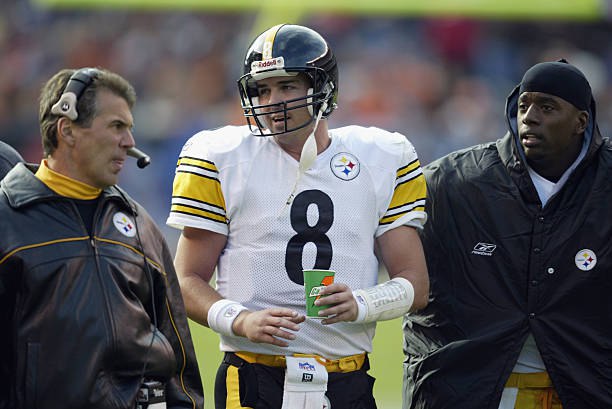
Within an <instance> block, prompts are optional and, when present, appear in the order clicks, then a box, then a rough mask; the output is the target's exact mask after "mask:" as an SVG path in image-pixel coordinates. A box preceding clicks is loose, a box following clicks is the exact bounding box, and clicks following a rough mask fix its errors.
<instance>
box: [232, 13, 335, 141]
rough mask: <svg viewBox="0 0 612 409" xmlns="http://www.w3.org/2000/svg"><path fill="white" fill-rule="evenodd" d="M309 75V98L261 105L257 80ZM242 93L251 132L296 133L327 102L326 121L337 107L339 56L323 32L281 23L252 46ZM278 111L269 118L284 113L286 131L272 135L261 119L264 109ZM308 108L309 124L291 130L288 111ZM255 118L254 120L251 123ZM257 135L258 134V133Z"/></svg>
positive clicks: (245, 60) (259, 37) (239, 82)
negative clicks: (288, 124) (292, 104)
mask: <svg viewBox="0 0 612 409" xmlns="http://www.w3.org/2000/svg"><path fill="white" fill-rule="evenodd" d="M299 73H303V74H306V76H307V77H308V78H309V79H310V83H311V88H310V89H309V91H308V95H306V96H305V97H302V98H295V99H291V100H287V101H284V102H281V103H274V104H268V105H260V104H259V97H258V92H257V81H259V80H261V79H264V78H269V77H277V76H293V75H297V74H299ZM238 90H239V92H240V100H241V104H242V109H243V112H244V116H245V117H246V119H247V123H248V124H249V126H250V127H251V129H252V130H253V131H254V132H255V131H256V130H255V129H254V126H253V125H254V124H255V125H256V126H257V128H258V131H259V133H258V135H260V136H270V135H279V134H283V133H286V132H291V131H295V130H296V129H300V128H304V127H305V126H308V125H309V124H311V123H312V122H313V121H314V120H315V118H316V117H317V115H318V114H319V111H320V110H321V108H322V107H323V104H324V103H326V105H325V107H324V110H323V112H322V114H321V115H322V118H327V117H328V116H329V115H330V114H331V113H332V111H333V110H334V109H336V107H337V104H336V102H337V98H338V67H337V64H336V57H335V56H334V54H333V53H332V50H331V49H330V47H329V45H328V44H327V42H326V41H325V39H324V38H323V37H321V35H320V34H319V33H317V32H316V31H314V30H311V29H310V28H307V27H303V26H298V25H291V24H281V25H277V26H274V27H272V28H270V29H268V30H266V31H265V32H263V33H262V34H260V35H259V36H258V37H257V38H256V39H255V41H253V43H252V44H251V46H250V47H249V49H248V51H247V52H246V55H245V58H244V67H243V75H242V76H241V77H240V79H239V80H238ZM299 101H303V104H300V103H298V104H296V105H295V106H291V107H288V106H287V104H288V103H295V102H299ZM268 107H275V108H278V109H277V110H275V111H274V112H271V111H268V112H266V114H265V115H269V114H271V113H277V112H282V113H283V114H284V117H285V130H284V131H283V132H276V133H271V132H270V131H269V130H267V127H266V125H265V123H264V121H263V120H262V118H260V116H263V115H264V114H263V110H262V108H268ZM303 107H308V109H309V111H310V114H311V118H310V120H309V121H306V122H305V123H303V124H301V125H299V126H296V127H295V128H292V129H287V111H290V110H293V109H297V108H303ZM251 119H252V121H251ZM253 123H254V124H253ZM256 134H257V133H256Z"/></svg>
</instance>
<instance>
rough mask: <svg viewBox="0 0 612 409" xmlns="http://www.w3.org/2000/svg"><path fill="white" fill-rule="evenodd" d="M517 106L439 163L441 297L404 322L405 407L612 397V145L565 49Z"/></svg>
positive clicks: (577, 404) (436, 289) (545, 404)
mask: <svg viewBox="0 0 612 409" xmlns="http://www.w3.org/2000/svg"><path fill="white" fill-rule="evenodd" d="M506 111H507V119H508V126H509V132H508V133H507V134H506V136H505V137H504V138H502V139H500V140H498V141H497V142H492V143H488V144H483V145H479V146H474V147H471V148H468V149H465V150H461V151H458V152H454V153H451V154H449V155H448V156H446V157H444V158H441V159H439V160H437V161H435V162H434V163H432V164H430V165H429V166H427V167H426V168H425V176H426V180H427V184H428V195H429V199H430V200H428V208H427V214H428V215H429V217H430V218H429V220H428V222H427V224H426V225H425V228H424V231H423V235H422V239H423V244H424V247H425V253H426V256H427V262H428V267H429V273H430V280H431V297H430V302H429V305H428V307H427V308H425V309H424V310H423V311H421V312H419V313H418V314H411V315H408V316H406V318H405V322H404V326H405V337H406V343H405V352H406V354H407V360H406V363H405V373H406V379H405V384H404V389H405V400H404V408H421V409H423V408H429V409H441V408H453V409H472V408H474V409H475V408H478V409H497V408H503V409H509V408H517V409H532V408H538V409H539V408H554V409H558V408H561V407H562V408H563V409H602V408H612V297H610V294H611V293H612V206H610V203H611V202H612V183H610V177H611V175H612V144H611V143H610V140H609V139H607V138H602V137H601V135H600V133H599V129H598V127H597V123H596V120H595V102H594V100H593V98H592V96H591V88H590V85H589V83H588V81H587V79H586V78H585V77H584V75H583V74H582V72H580V71H579V70H578V69H577V68H576V67H574V66H572V65H571V64H568V63H567V62H566V61H564V60H561V61H557V62H545V63H540V64H536V65H535V66H533V67H531V68H530V69H529V70H528V71H527V72H526V73H525V75H524V77H523V79H522V81H521V83H520V84H519V85H518V86H517V87H516V88H515V89H514V91H513V92H512V93H511V94H510V96H509V97H508V101H507V108H506Z"/></svg>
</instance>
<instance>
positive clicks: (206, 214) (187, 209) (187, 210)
mask: <svg viewBox="0 0 612 409" xmlns="http://www.w3.org/2000/svg"><path fill="white" fill-rule="evenodd" d="M170 211H171V212H173V213H182V214H186V215H189V216H196V217H202V218H204V219H208V220H212V221H215V222H219V223H224V224H225V223H227V219H226V218H225V216H223V215H220V214H217V213H213V212H211V211H208V210H203V209H199V208H197V207H194V206H189V205H184V204H173V205H172V206H171V207H170Z"/></svg>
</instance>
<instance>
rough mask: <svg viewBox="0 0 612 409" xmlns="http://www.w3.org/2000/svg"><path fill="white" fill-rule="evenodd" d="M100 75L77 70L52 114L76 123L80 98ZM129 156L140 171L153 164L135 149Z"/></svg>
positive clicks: (146, 156) (129, 152)
mask: <svg viewBox="0 0 612 409" xmlns="http://www.w3.org/2000/svg"><path fill="white" fill-rule="evenodd" d="M100 73H101V71H100V70H98V69H97V68H89V67H87V68H81V69H79V70H76V71H75V72H74V74H72V76H71V77H70V79H69V80H68V83H67V84H66V88H64V92H63V93H62V96H61V97H60V99H59V100H58V101H57V102H56V103H55V104H54V105H53V106H52V107H51V113H52V114H55V115H60V116H65V117H67V118H68V119H70V120H72V121H75V120H76V119H77V118H78V117H79V113H78V112H77V109H76V107H77V103H78V102H79V98H81V96H82V95H83V93H84V92H85V90H86V89H87V87H89V86H90V85H91V84H92V83H93V82H94V81H95V79H96V78H98V76H99V75H100ZM127 154H128V156H131V157H132V158H136V159H137V162H136V164H137V165H138V167H139V168H140V169H142V168H145V167H146V166H148V165H149V164H150V163H151V157H150V156H149V155H147V154H146V153H144V152H143V151H141V150H139V149H136V148H135V147H132V148H129V149H128V150H127Z"/></svg>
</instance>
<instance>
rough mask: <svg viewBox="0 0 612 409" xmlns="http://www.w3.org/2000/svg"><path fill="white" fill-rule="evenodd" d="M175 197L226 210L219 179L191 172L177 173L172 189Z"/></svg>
mask: <svg viewBox="0 0 612 409" xmlns="http://www.w3.org/2000/svg"><path fill="white" fill-rule="evenodd" d="M172 196H173V197H182V198H187V199H191V200H194V201H196V202H200V203H207V204H210V205H211V206H214V207H217V208H221V209H225V199H224V197H223V192H222V191H221V183H220V182H219V179H215V178H211V177H208V176H204V175H200V174H197V173H191V172H180V171H179V172H177V174H176V176H175V177H174V184H173V188H172Z"/></svg>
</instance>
